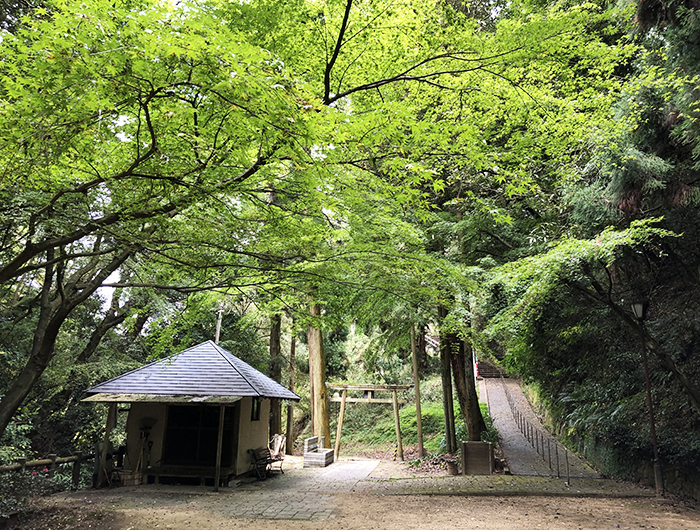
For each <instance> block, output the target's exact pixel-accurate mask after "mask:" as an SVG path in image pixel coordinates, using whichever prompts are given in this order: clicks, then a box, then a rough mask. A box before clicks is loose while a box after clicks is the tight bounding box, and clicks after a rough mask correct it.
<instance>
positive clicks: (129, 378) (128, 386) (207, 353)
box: [87, 341, 299, 401]
mask: <svg viewBox="0 0 700 530" xmlns="http://www.w3.org/2000/svg"><path fill="white" fill-rule="evenodd" d="M87 392H89V393H106V394H117V393H118V394H152V395H164V396H172V395H199V396H212V395H218V396H242V397H245V396H259V397H268V398H280V399H292V400H295V401H298V400H299V396H297V395H296V394H295V393H294V392H292V391H291V390H288V389H286V388H285V387H283V386H282V385H280V384H279V383H277V382H276V381H274V380H273V379H271V378H269V377H267V376H266V375H265V374H263V373H262V372H260V371H258V370H256V369H255V368H253V367H252V366H250V365H249V364H247V363H245V362H243V361H241V360H240V359H239V358H238V357H236V356H235V355H233V354H232V353H231V352H229V351H226V350H225V349H223V348H222V347H220V346H218V345H217V344H215V343H214V342H213V341H207V342H203V343H201V344H198V345H196V346H192V347H191V348H189V349H187V350H185V351H183V352H181V353H178V354H176V355H173V356H172V357H168V358H167V359H161V360H160V361H156V362H154V363H151V364H148V365H146V366H142V367H141V368H138V369H136V370H133V371H131V372H128V373H126V374H123V375H120V376H119V377H115V378H114V379H111V380H109V381H106V382H104V383H101V384H99V385H96V386H94V387H92V388H90V389H89V390H87Z"/></svg>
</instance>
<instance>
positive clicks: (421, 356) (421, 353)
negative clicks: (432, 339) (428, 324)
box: [416, 325, 428, 377]
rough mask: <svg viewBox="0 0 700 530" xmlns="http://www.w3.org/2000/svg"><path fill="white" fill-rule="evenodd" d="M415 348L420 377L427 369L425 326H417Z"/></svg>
mask: <svg viewBox="0 0 700 530" xmlns="http://www.w3.org/2000/svg"><path fill="white" fill-rule="evenodd" d="M416 349H417V354H418V373H419V375H420V376H421V377H422V376H423V375H425V371H426V370H427V369H428V351H427V350H426V343H425V326H423V325H419V326H418V333H417V335H416Z"/></svg>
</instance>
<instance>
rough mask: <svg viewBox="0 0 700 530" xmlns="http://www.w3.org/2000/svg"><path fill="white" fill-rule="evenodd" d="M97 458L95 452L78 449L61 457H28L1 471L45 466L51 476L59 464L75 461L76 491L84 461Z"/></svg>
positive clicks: (72, 478) (0, 468)
mask: <svg viewBox="0 0 700 530" xmlns="http://www.w3.org/2000/svg"><path fill="white" fill-rule="evenodd" d="M94 458H95V455H94V454H89V455H83V453H82V452H81V451H78V452H77V453H76V454H75V455H74V456H66V457H61V458H59V457H58V456H57V455H49V457H48V458H44V459H42V460H30V461H27V459H26V458H22V459H20V461H19V462H18V463H17V464H10V465H7V466H0V473H7V472H11V471H24V470H25V469H28V468H32V467H44V468H45V469H48V474H49V477H53V475H54V472H55V471H56V467H57V466H58V465H59V464H67V463H70V462H73V471H72V477H71V490H72V491H75V490H77V489H78V485H79V483H80V466H81V465H82V464H83V463H84V462H88V461H90V460H93V459H94Z"/></svg>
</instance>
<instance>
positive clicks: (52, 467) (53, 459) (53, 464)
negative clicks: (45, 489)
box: [49, 454, 58, 478]
mask: <svg viewBox="0 0 700 530" xmlns="http://www.w3.org/2000/svg"><path fill="white" fill-rule="evenodd" d="M49 458H50V459H51V464H49V478H53V472H54V471H55V470H56V458H58V455H54V454H51V455H49Z"/></svg>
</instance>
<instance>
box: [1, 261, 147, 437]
mask: <svg viewBox="0 0 700 530" xmlns="http://www.w3.org/2000/svg"><path fill="white" fill-rule="evenodd" d="M52 252H53V251H52V250H51V251H49V252H48V253H47V258H48V259H47V261H51V259H53V256H52ZM132 252H133V250H132V249H128V250H123V251H122V252H121V253H120V254H118V255H116V256H115V257H114V258H113V259H112V261H111V262H110V263H109V264H107V265H106V266H105V267H103V268H101V269H98V271H97V272H96V274H95V275H94V276H93V277H92V278H91V279H84V276H85V272H86V271H85V269H83V270H82V271H81V274H80V275H79V277H77V278H75V279H74V281H69V282H67V283H66V284H65V285H63V286H61V288H59V289H56V291H54V289H55V282H56V281H60V280H61V277H62V276H63V275H62V274H56V273H55V272H56V271H55V269H54V267H53V266H47V267H46V269H45V271H46V272H45V277H44V286H43V289H42V293H41V307H40V313H39V320H38V322H37V327H36V329H35V331H34V339H33V342H32V349H31V351H30V353H29V359H28V360H27V364H26V365H25V366H24V368H23V369H22V370H21V371H20V372H19V374H17V377H15V379H14V381H13V382H12V384H11V385H10V388H9V389H8V390H7V393H6V394H5V395H4V396H3V398H2V400H0V438H2V435H3V434H4V433H5V430H6V429H7V426H8V424H9V423H10V420H12V417H13V416H14V414H15V412H17V409H19V407H20V406H21V405H22V403H23V402H24V400H25V399H26V397H27V396H28V395H29V392H30V391H31V389H32V387H33V386H34V384H35V383H36V382H37V380H38V379H39V377H40V376H41V374H42V373H43V372H44V370H45V369H46V367H47V366H48V365H49V362H51V359H52V358H53V353H54V347H55V345H56V338H57V337H58V332H59V331H60V329H61V326H62V325H63V323H64V321H65V320H66V318H68V315H70V313H71V311H73V309H75V308H76V307H77V306H78V305H80V304H81V303H83V302H84V301H85V300H86V299H87V298H89V297H90V296H91V295H92V294H93V293H94V292H95V290H96V289H97V288H98V287H99V286H100V285H102V283H103V282H104V281H105V279H106V278H107V277H108V276H109V275H110V274H111V273H112V272H114V271H115V270H117V269H118V268H119V266H120V265H121V264H122V263H123V262H124V261H125V260H126V259H127V258H128V257H129V256H130V255H131V254H132ZM96 269H97V267H96ZM78 280H81V282H80V284H81V285H80V289H78V287H77V284H76V282H77V281H78Z"/></svg>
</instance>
